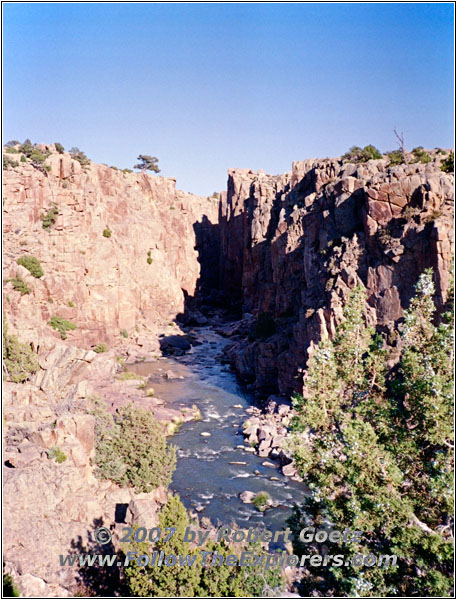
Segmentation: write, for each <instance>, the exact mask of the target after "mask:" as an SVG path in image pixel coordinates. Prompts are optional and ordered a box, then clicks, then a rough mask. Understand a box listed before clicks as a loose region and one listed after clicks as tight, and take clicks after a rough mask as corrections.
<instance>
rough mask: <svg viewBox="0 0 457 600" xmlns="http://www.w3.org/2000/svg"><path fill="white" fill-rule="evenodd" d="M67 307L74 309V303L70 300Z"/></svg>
mask: <svg viewBox="0 0 457 600" xmlns="http://www.w3.org/2000/svg"><path fill="white" fill-rule="evenodd" d="M68 306H69V307H70V308H74V307H75V305H74V303H73V302H72V301H71V300H70V302H69V303H68Z"/></svg>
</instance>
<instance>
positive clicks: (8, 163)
mask: <svg viewBox="0 0 457 600" xmlns="http://www.w3.org/2000/svg"><path fill="white" fill-rule="evenodd" d="M18 166H19V163H18V162H17V160H14V158H10V157H9V156H6V155H5V154H4V155H3V169H4V170H6V169H9V168H10V167H11V168H14V167H18Z"/></svg>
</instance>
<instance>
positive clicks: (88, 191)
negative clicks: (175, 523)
mask: <svg viewBox="0 0 457 600" xmlns="http://www.w3.org/2000/svg"><path fill="white" fill-rule="evenodd" d="M40 149H41V151H43V152H50V155H49V156H48V157H47V159H46V164H47V166H48V168H49V170H47V169H46V168H44V167H42V166H40V167H39V168H37V167H36V166H33V164H32V163H31V162H30V161H26V162H18V166H16V167H12V168H9V169H7V170H5V171H4V208H3V225H4V290H3V291H4V307H5V318H6V322H7V323H8V334H9V335H10V334H12V335H17V337H18V338H19V340H20V341H21V342H23V343H25V344H29V345H30V347H31V349H32V350H33V351H34V352H35V353H36V354H37V358H38V363H39V367H40V368H39V370H38V371H37V372H36V373H34V374H31V376H30V378H29V381H28V382H26V383H21V384H18V383H12V382H6V383H5V384H4V413H3V414H4V423H5V426H4V433H5V453H4V457H3V464H4V495H5V503H4V545H3V558H4V563H5V570H6V572H8V573H11V574H12V576H13V581H14V583H15V585H17V586H19V589H20V591H21V595H22V596H26V597H38V596H40V597H66V596H73V595H75V594H77V593H79V594H82V595H85V594H86V592H88V591H89V592H90V593H93V591H94V590H93V589H89V588H90V586H89V585H88V582H87V581H86V579H85V577H86V575H87V574H85V573H83V572H82V571H81V569H78V568H77V567H74V568H69V567H62V566H61V565H60V562H59V555H63V556H65V555H67V554H68V553H84V552H103V553H113V552H114V551H115V547H113V546H111V545H108V546H104V547H99V546H97V545H96V544H94V540H93V532H94V529H95V528H96V527H98V526H100V525H103V526H105V527H108V528H109V529H111V531H112V533H113V539H114V540H115V539H116V536H117V534H118V532H119V530H120V528H122V526H123V525H124V524H130V525H133V524H134V523H138V524H140V525H146V526H149V527H153V526H156V525H157V522H158V521H157V514H158V511H159V509H160V507H161V506H162V505H163V504H164V502H166V499H167V492H166V490H164V489H162V488H159V489H157V490H155V491H154V492H151V493H150V494H135V493H134V492H133V490H131V489H121V488H119V487H118V486H116V485H115V484H114V483H111V482H110V481H100V480H99V479H97V478H95V476H94V472H93V467H92V464H91V459H92V458H93V455H94V444H95V435H94V417H93V416H92V415H91V414H89V404H90V402H89V401H90V397H91V396H92V395H97V396H99V397H101V398H103V399H104V400H105V401H106V404H107V407H108V409H110V410H111V411H114V410H116V409H117V408H118V407H119V406H121V405H122V404H126V403H128V402H130V401H132V402H134V403H135V404H136V405H137V406H142V407H144V408H147V409H148V410H151V411H152V412H153V414H154V415H155V416H156V418H157V419H158V420H160V421H162V422H163V423H164V426H166V429H167V431H168V432H170V431H171V430H172V429H174V428H175V427H176V425H177V424H178V423H180V422H182V421H184V420H189V419H191V418H193V414H194V408H195V407H194V408H192V407H183V409H182V410H178V409H173V408H170V407H166V406H163V405H164V402H163V400H160V399H159V398H155V397H150V396H149V395H148V394H147V393H146V391H144V390H143V389H139V383H140V382H139V381H138V380H136V381H135V380H133V381H128V380H126V381H122V380H119V379H116V378H115V375H116V373H117V372H118V371H119V370H120V369H121V366H120V364H119V362H118V360H116V358H117V359H119V356H116V355H117V354H120V355H121V356H123V357H124V358H125V357H129V358H128V362H131V361H133V360H135V358H138V357H139V356H142V357H143V358H153V356H158V355H159V354H160V340H159V338H158V334H159V333H162V334H163V335H168V336H169V337H172V336H170V335H169V334H178V333H179V328H177V327H176V325H175V324H174V323H170V321H173V320H174V319H175V318H176V317H177V316H178V315H179V314H181V313H183V312H184V310H185V308H186V303H187V301H188V300H189V299H191V298H192V297H194V296H195V295H196V294H198V292H199V290H202V289H204V290H205V291H206V292H208V290H209V291H211V289H212V288H213V287H214V286H217V279H218V272H217V269H216V277H214V274H212V273H211V272H210V271H211V269H210V265H211V262H212V261H214V260H215V261H216V264H217V262H218V260H219V258H218V244H219V240H218V237H217V230H218V224H217V220H218V211H219V202H218V200H217V199H209V198H201V197H197V196H194V195H192V194H187V193H184V192H180V191H177V190H176V189H175V180H173V179H165V178H162V177H155V176H150V175H148V174H134V173H123V172H121V171H119V170H116V169H113V168H109V167H106V166H103V165H95V164H93V163H90V164H88V165H87V166H84V167H83V166H81V165H80V163H79V162H78V161H77V160H74V159H73V158H72V157H71V156H70V155H68V154H66V153H64V154H59V153H57V152H56V150H55V147H54V146H44V145H41V146H40ZM49 211H51V213H52V212H53V213H54V216H56V218H55V219H52V220H51V225H50V227H48V228H43V217H44V216H45V215H46V214H47V213H48V214H49ZM208 255H209V256H210V257H211V258H210V259H208V258H207V256H208ZM21 256H28V257H35V258H36V259H38V261H39V262H40V264H41V267H42V269H43V271H44V275H42V276H38V277H34V276H33V275H32V273H31V272H30V271H29V270H28V269H27V268H25V267H24V266H22V265H18V264H17V259H18V258H19V257H21ZM208 265H209V266H208ZM35 274H37V273H35ZM38 275H39V273H38ZM16 278H19V281H21V282H24V283H25V285H26V288H24V286H22V288H20V289H18V288H17V285H15V282H16V283H17V281H18V280H17V279H16ZM11 279H13V281H11ZM14 280H15V281H14ZM27 288H28V292H27V293H22V291H24V289H27ZM53 316H58V317H61V318H62V319H65V320H67V321H69V322H71V323H73V324H74V325H75V326H76V328H75V329H70V330H68V331H67V332H64V335H63V336H62V335H61V334H60V333H59V332H58V331H56V330H55V329H53V328H52V327H51V326H50V324H49V321H50V319H51V318H52V317H53ZM65 335H66V339H62V338H63V337H65ZM176 337H177V335H176ZM186 342H187V340H186ZM187 344H189V342H187ZM102 345H103V350H106V351H101V348H100V347H101V346H102ZM189 345H190V344H189ZM91 348H95V349H96V350H98V351H99V353H97V352H94V351H93V350H92V349H91ZM121 362H122V361H121ZM140 379H141V378H140ZM97 576H98V574H97ZM110 577H111V583H110V582H109V581H108V582H107V586H108V587H106V588H103V586H102V584H101V583H100V585H99V583H98V582H97V586H98V587H99V588H100V593H101V595H112V593H113V589H114V591H116V592H117V591H118V590H116V588H115V583H116V581H115V578H116V573H115V569H114V570H112V572H111V573H110ZM108 579H109V578H108ZM103 585H104V584H103ZM109 586H114V587H109Z"/></svg>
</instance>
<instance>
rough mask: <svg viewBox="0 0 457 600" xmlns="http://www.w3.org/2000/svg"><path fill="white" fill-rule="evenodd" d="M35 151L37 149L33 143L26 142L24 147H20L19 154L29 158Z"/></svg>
mask: <svg viewBox="0 0 457 600" xmlns="http://www.w3.org/2000/svg"><path fill="white" fill-rule="evenodd" d="M34 149H35V147H34V145H33V144H32V142H31V141H30V140H25V142H24V143H23V144H22V146H20V147H19V152H22V154H25V156H26V157H27V158H29V157H30V155H31V154H32V152H33V150H34Z"/></svg>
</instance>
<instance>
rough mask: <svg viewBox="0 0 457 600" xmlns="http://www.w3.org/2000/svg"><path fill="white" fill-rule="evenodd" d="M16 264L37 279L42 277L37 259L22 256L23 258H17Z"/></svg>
mask: <svg viewBox="0 0 457 600" xmlns="http://www.w3.org/2000/svg"><path fill="white" fill-rule="evenodd" d="M16 262H17V264H18V265H22V266H23V267H25V268H26V269H27V270H28V271H30V273H31V274H32V275H33V276H34V277H36V278H37V279H39V278H40V277H43V275H44V271H43V268H42V267H41V263H40V261H39V260H38V258H35V257H34V256H29V255H27V254H24V256H21V257H20V258H18V259H17V261H16Z"/></svg>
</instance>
